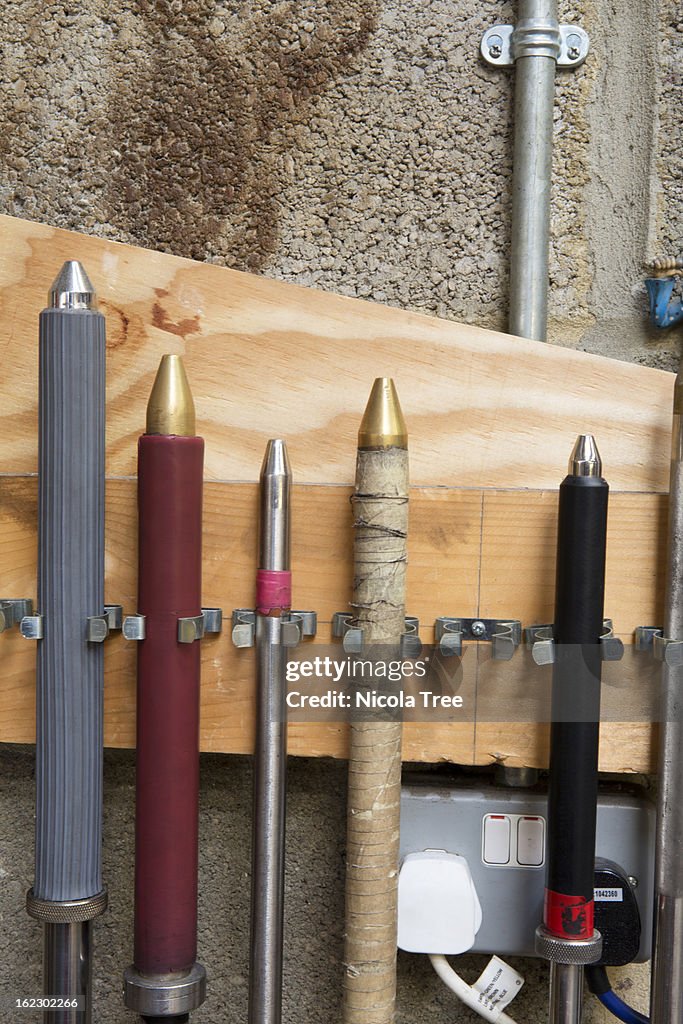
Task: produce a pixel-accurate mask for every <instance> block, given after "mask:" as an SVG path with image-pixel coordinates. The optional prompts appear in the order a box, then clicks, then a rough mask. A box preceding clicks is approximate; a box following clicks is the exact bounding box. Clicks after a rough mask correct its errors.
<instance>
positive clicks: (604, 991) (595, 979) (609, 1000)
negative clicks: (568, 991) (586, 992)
mask: <svg viewBox="0 0 683 1024" xmlns="http://www.w3.org/2000/svg"><path fill="white" fill-rule="evenodd" d="M586 981H587V982H588V988H589V989H590V991H591V992H592V993H593V995H594V996H597V997H598V999H599V1000H600V1002H601V1003H602V1005H603V1006H604V1007H605V1009H606V1010H609V1012H610V1013H611V1014H612V1015H613V1016H614V1017H616V1018H617V1019H618V1020H621V1021H623V1022H624V1024H650V1018H649V1017H646V1016H645V1014H644V1013H639V1012H638V1010H634V1009H633V1007H631V1006H628V1005H627V1004H626V1003H625V1002H624V1001H623V999H620V998H619V996H618V995H617V994H616V992H614V991H613V990H612V986H611V985H610V983H609V978H608V977H607V971H606V970H605V968H604V966H603V965H602V964H589V965H588V967H586Z"/></svg>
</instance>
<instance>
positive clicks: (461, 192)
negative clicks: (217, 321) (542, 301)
mask: <svg viewBox="0 0 683 1024" xmlns="http://www.w3.org/2000/svg"><path fill="white" fill-rule="evenodd" d="M560 6H561V12H560V14H561V17H562V18H563V19H565V20H575V21H577V22H579V23H583V24H584V25H585V27H586V28H587V29H588V30H589V31H590V33H591V36H592V47H593V52H592V55H591V57H590V59H589V61H588V63H587V64H586V65H585V67H584V68H582V69H580V70H579V71H577V72H562V73H560V74H559V76H558V87H557V105H556V119H555V142H556V147H555V181H554V190H553V219H552V230H553V240H552V250H551V260H550V269H551V299H550V316H551V340H553V341H555V342H557V343H560V344H570V345H573V346H578V347H584V348H588V349H590V350H591V351H607V352H609V354H611V355H614V356H617V357H620V358H629V359H639V360H641V361H642V360H648V359H649V360H650V361H654V362H657V363H659V364H664V363H666V362H667V360H668V361H669V362H671V356H670V353H669V349H670V348H671V345H670V344H669V341H670V339H664V340H663V339H662V338H661V337H656V338H655V336H654V335H653V334H652V333H651V332H649V331H648V329H647V326H646V319H645V302H644V292H643V287H642V278H643V264H644V262H645V261H646V260H650V259H652V258H653V257H655V256H659V255H663V254H672V255H677V254H678V251H677V246H678V237H679V235H680V230H681V223H682V222H683V189H682V188H681V170H680V168H681V145H682V144H681V133H680V131H679V128H678V126H679V117H680V99H681V75H680V70H679V66H680V55H681V51H682V49H683V40H682V38H681V32H680V26H681V23H682V21H683V14H682V12H681V9H680V3H679V4H674V5H671V4H668V3H666V4H665V3H663V4H661V11H660V5H658V4H657V3H654V2H653V0H635V2H634V3H632V4H631V5H629V10H628V17H625V16H624V12H623V8H622V5H620V4H617V3H616V2H611V0H608V2H603V0H600V2H598V0H582V2H581V3H579V4H577V5H571V6H570V5H568V4H566V3H565V4H561V5H560ZM510 20H513V8H512V7H511V5H509V4H507V3H504V2H501V3H491V2H490V0H485V2H483V3H482V2H475V0H467V2H464V3H457V2H456V0H401V2H399V0H298V2H297V0H284V2H280V3H278V2H274V0H240V2H238V0H224V2H215V0H140V2H138V3H135V4H133V3H130V0H128V2H126V0H111V2H110V0H93V2H91V3H88V4H76V3H71V4H69V3H65V2H62V3H53V2H50V3H47V4H44V3H38V2H37V0H17V2H15V3H13V4H11V5H7V6H6V7H5V8H4V11H3V13H1V14H0V35H1V37H2V39H3V41H4V42H5V47H6V49H5V64H4V75H3V79H4V83H3V102H2V105H1V107H0V167H2V171H3V173H2V176H1V180H2V185H1V186H0V206H1V208H2V209H4V210H6V211H9V212H12V213H16V214H18V215H21V216H28V217H30V218H37V219H41V220H46V221H49V222H52V223H55V224H58V225H60V226H65V227H71V228H77V229H82V230H85V231H92V232H95V233H99V234H103V235H107V236H109V237H114V238H117V239H121V240H124V241H130V242H136V243H140V244H143V245H146V246H149V247H152V248H161V249H166V250H170V251H172V252H175V253H178V254H182V255H185V256H192V257H195V258H198V259H210V260H212V261H215V262H219V263H227V264H229V265H231V266H235V267H238V268H244V269H249V270H255V271H263V272H265V273H267V274H271V275H273V276H276V277H280V278H285V279H287V280H292V281H296V282H298V283H300V284H308V285H314V286H318V287H323V288H329V289H333V290H335V291H343V292H345V293H348V294H352V295H359V296H363V297H368V298H373V299H376V300H377V301H381V302H388V303H392V304H396V305H400V306H404V307H411V308H415V309H420V310H424V311H425V312H430V313H437V314H438V315H440V316H448V317H453V318H455V319H460V320H466V321H468V322H473V323H478V324H482V325H484V326H493V327H503V326H504V324H505V315H506V290H507V259H508V249H509V208H510V202H509V192H510V173H511V165H510V161H511V144H510V139H511V124H510V118H511V87H512V81H513V75H512V74H511V73H510V72H507V71H501V70H497V69H491V68H489V67H487V66H486V65H484V64H483V63H482V61H481V60H480V58H479V56H478V41H479V39H480V37H481V35H482V33H483V31H484V29H485V28H487V27H488V26H490V25H491V24H494V23H496V22H505V21H510Z"/></svg>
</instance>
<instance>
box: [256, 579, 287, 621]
mask: <svg viewBox="0 0 683 1024" xmlns="http://www.w3.org/2000/svg"><path fill="white" fill-rule="evenodd" d="M291 604H292V574H291V572H284V571H276V570H269V569H259V570H258V571H257V573H256V611H257V612H259V613H260V614H261V615H268V614H269V613H270V612H271V611H273V609H274V608H289V607H291Z"/></svg>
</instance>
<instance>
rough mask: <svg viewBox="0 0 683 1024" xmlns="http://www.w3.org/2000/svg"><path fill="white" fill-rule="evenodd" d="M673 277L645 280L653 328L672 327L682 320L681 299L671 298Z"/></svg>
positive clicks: (674, 281)
mask: <svg viewBox="0 0 683 1024" xmlns="http://www.w3.org/2000/svg"><path fill="white" fill-rule="evenodd" d="M675 283H676V279H675V278H674V277H648V278H646V279H645V287H646V288H647V294H648V298H649V300H650V323H652V324H654V326H655V327H673V325H674V324H677V323H679V321H680V320H683V299H682V298H681V297H680V296H676V298H672V295H673V290H674V285H675Z"/></svg>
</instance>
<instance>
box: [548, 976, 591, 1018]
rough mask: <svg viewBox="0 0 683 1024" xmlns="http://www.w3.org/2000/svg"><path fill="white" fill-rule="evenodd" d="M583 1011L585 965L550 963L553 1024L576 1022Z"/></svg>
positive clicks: (550, 1013) (549, 1015)
mask: <svg viewBox="0 0 683 1024" xmlns="http://www.w3.org/2000/svg"><path fill="white" fill-rule="evenodd" d="M582 1012H583V967H582V966H579V965H577V964H559V963H551V964H550V1010H549V1013H548V1019H549V1020H551V1021H553V1024H575V1022H576V1021H580V1020H581V1014H582Z"/></svg>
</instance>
